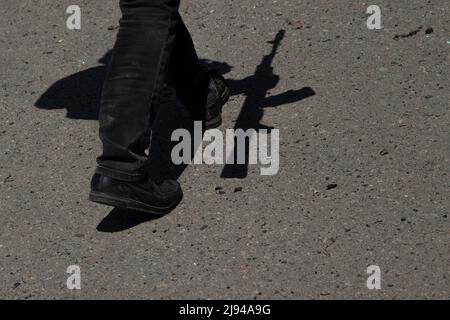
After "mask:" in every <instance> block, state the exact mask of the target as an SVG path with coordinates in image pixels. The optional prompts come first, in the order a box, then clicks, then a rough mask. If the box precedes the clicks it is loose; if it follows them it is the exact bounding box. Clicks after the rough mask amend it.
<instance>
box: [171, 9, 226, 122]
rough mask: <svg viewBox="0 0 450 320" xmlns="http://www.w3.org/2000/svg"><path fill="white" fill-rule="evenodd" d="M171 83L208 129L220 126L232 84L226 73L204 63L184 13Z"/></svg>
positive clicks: (174, 52) (173, 59)
mask: <svg viewBox="0 0 450 320" xmlns="http://www.w3.org/2000/svg"><path fill="white" fill-rule="evenodd" d="M169 84H170V85H171V86H172V87H173V88H174V89H175V90H176V93H177V97H178V99H179V100H180V101H181V102H182V103H183V104H184V105H185V106H186V107H187V109H188V110H189V111H190V112H191V114H192V116H193V118H194V120H201V121H203V123H204V127H205V129H208V128H213V127H216V126H218V125H220V123H221V116H220V114H221V110H222V106H223V105H224V104H225V102H226V101H227V100H228V97H229V90H228V87H227V86H226V84H225V81H224V79H223V78H222V76H220V75H219V74H218V73H217V72H211V71H209V70H208V69H207V68H206V67H203V66H202V65H201V63H200V61H199V58H198V56H197V52H196V50H195V46H194V43H193V41H192V38H191V35H190V34H189V31H188V29H187V27H186V25H185V24H184V22H183V19H182V18H181V16H180V15H178V24H177V27H176V35H175V40H174V45H173V50H172V53H171V58H170V76H169Z"/></svg>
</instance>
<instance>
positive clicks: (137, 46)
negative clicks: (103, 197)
mask: <svg viewBox="0 0 450 320" xmlns="http://www.w3.org/2000/svg"><path fill="white" fill-rule="evenodd" d="M179 3H180V0H121V1H120V8H121V11H122V19H121V20H120V28H119V32H118V35H117V40H116V43H115V45H114V49H113V54H112V58H111V62H110V66H109V71H108V74H107V76H106V79H105V83H104V87H103V91H102V100H101V106H100V113H99V122H100V138H101V140H102V143H103V153H102V155H101V156H100V157H98V159H97V163H98V166H97V170H96V173H98V174H101V175H103V176H108V177H110V178H114V179H117V180H122V181H142V180H144V179H145V172H144V168H143V165H144V163H145V161H146V160H147V157H146V155H145V149H146V148H147V147H148V145H147V143H145V140H146V134H147V133H148V131H149V129H150V128H149V126H150V114H151V110H150V108H151V107H152V108H156V107H157V104H158V95H159V93H160V91H161V88H162V85H163V83H164V82H165V81H166V80H167V75H168V66H169V61H168V59H169V58H170V53H171V50H172V46H173V42H174V39H175V35H176V31H177V25H178V22H179V18H178V17H179V16H178V7H179Z"/></svg>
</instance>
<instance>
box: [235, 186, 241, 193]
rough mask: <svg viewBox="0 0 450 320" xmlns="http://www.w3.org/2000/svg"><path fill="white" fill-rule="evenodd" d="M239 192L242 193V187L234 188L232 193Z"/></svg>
mask: <svg viewBox="0 0 450 320" xmlns="http://www.w3.org/2000/svg"><path fill="white" fill-rule="evenodd" d="M240 191H242V187H236V188H234V192H240Z"/></svg>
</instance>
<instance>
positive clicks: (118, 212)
mask: <svg viewBox="0 0 450 320" xmlns="http://www.w3.org/2000/svg"><path fill="white" fill-rule="evenodd" d="M160 217H162V216H161V215H151V214H148V213H142V212H139V211H134V210H129V209H123V208H114V209H113V210H111V212H110V213H109V214H108V215H107V216H106V217H105V218H103V220H102V221H100V223H99V224H98V226H97V231H100V232H111V233H112V232H120V231H124V230H127V229H131V228H134V227H136V226H138V225H140V224H141V223H144V222H149V221H151V220H155V219H159V218H160Z"/></svg>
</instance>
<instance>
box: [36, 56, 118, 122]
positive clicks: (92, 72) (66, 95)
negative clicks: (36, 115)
mask: <svg viewBox="0 0 450 320" xmlns="http://www.w3.org/2000/svg"><path fill="white" fill-rule="evenodd" d="M111 54H112V51H111V50H109V51H107V52H106V53H105V55H104V56H103V57H102V58H100V59H99V60H98V62H99V63H100V64H101V65H100V66H96V67H93V68H89V69H87V70H83V71H80V72H77V73H74V74H72V75H70V76H68V77H66V78H63V79H61V80H58V81H57V82H55V83H54V84H53V85H52V86H51V87H50V88H48V89H47V90H46V91H45V92H44V93H43V94H42V95H41V96H40V97H39V99H38V100H37V101H36V102H35V106H36V107H37V108H39V109H46V110H55V109H66V111H67V113H66V117H67V118H69V119H81V120H97V119H98V110H99V107H100V97H101V91H102V86H103V81H104V78H105V75H106V71H107V66H108V63H109V61H110V59H111Z"/></svg>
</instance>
